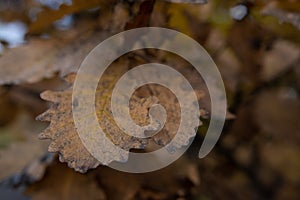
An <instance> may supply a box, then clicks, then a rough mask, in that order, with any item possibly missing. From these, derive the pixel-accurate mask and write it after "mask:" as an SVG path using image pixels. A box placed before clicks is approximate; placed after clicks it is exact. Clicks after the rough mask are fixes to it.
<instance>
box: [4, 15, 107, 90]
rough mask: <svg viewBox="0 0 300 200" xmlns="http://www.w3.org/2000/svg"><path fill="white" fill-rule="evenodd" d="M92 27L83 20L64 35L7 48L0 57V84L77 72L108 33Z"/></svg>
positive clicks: (32, 81) (36, 39) (34, 80)
mask: <svg viewBox="0 0 300 200" xmlns="http://www.w3.org/2000/svg"><path fill="white" fill-rule="evenodd" d="M84 21H85V22H84ZM78 27H80V29H78ZM96 27H97V26H96V25H95V23H93V22H92V23H88V22H86V20H83V21H81V22H78V24H77V25H76V27H74V29H71V30H68V31H66V32H64V35H60V33H57V34H56V36H55V37H53V38H51V39H38V38H33V39H31V40H29V42H28V44H26V45H24V46H20V47H18V48H14V49H9V50H7V51H6V52H4V54H3V55H2V56H1V57H0V85H2V84H20V83H24V82H25V83H34V82H38V81H40V80H42V79H43V78H50V77H52V76H54V74H55V73H56V72H60V74H61V75H65V74H67V73H70V72H74V71H77V69H78V68H79V65H80V63H81V62H82V60H83V59H84V58H85V56H86V55H87V54H88V52H89V51H91V50H92V49H93V48H94V47H95V46H97V45H98V44H99V43H100V42H101V41H102V40H103V39H104V38H106V36H107V34H108V33H107V32H105V31H103V32H99V31H95V29H96ZM54 35H55V34H54ZM62 41H63V42H62Z"/></svg>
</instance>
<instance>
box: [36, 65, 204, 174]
mask: <svg viewBox="0 0 300 200" xmlns="http://www.w3.org/2000/svg"><path fill="white" fill-rule="evenodd" d="M131 63H132V62H131ZM135 66H136V65H135ZM129 69H130V66H129V63H128V62H126V60H125V61H124V60H122V59H120V60H119V61H118V62H115V63H113V64H112V65H111V66H110V67H109V68H108V69H107V70H106V71H105V73H104V74H103V75H102V77H101V78H100V81H99V83H98V87H97V90H96V94H95V97H96V98H95V99H96V100H95V106H96V114H97V117H98V122H99V125H100V126H101V128H102V129H103V131H104V132H105V134H106V136H107V137H108V138H109V139H110V140H111V141H112V142H113V143H114V144H115V145H117V146H119V147H121V148H122V149H124V150H127V151H129V150H130V149H146V150H148V149H149V150H150V149H151V150H153V149H155V148H158V147H159V146H164V145H166V144H167V143H169V142H170V140H171V139H172V138H173V137H174V136H175V135H176V130H177V129H178V125H179V124H180V123H179V122H180V107H179V103H178V102H177V100H176V96H175V95H174V94H173V93H172V92H170V91H168V89H166V88H163V87H155V85H146V86H143V87H141V88H139V89H138V90H136V91H135V93H134V94H133V96H132V97H131V100H130V104H129V107H130V114H131V117H132V119H133V120H134V121H135V123H136V124H138V125H140V126H144V125H147V124H149V122H150V117H149V116H148V110H149V108H150V107H151V106H152V105H153V104H156V103H159V104H161V105H163V106H164V107H165V109H166V112H167V120H166V123H165V126H164V128H163V129H162V130H161V131H160V132H158V133H157V134H156V135H155V136H153V137H150V138H145V139H140V138H135V137H133V136H130V135H127V134H126V133H124V132H123V131H122V130H121V129H120V128H119V127H118V126H117V124H116V122H115V121H114V120H113V115H112V112H111V106H110V103H111V101H110V98H111V94H112V88H114V86H115V84H116V82H117V81H118V80H119V78H120V77H121V76H122V75H123V74H124V73H125V72H127V71H128V70H129ZM183 69H185V68H183ZM75 77H76V75H75V74H71V75H69V76H67V81H68V82H70V83H72V82H74V80H75ZM196 94H197V96H198V100H199V99H201V100H202V97H203V94H202V93H201V92H197V91H196ZM153 96H155V97H153ZM41 97H42V98H43V99H45V100H48V101H51V102H53V104H52V107H51V108H50V109H49V110H48V111H46V112H45V113H43V114H41V115H40V116H38V117H37V119H38V120H41V121H50V126H49V127H48V128H47V129H46V130H44V131H43V132H42V133H41V134H40V138H41V139H51V140H52V141H51V144H50V146H49V151H50V152H59V155H60V156H59V158H60V161H62V162H67V163H68V166H69V167H71V168H74V169H75V170H76V171H80V172H86V171H87V170H88V169H91V168H95V167H97V166H98V165H99V164H104V165H106V164H109V163H110V162H112V161H123V162H124V161H126V160H127V159H128V155H127V158H125V160H124V157H123V156H124V155H118V156H117V157H113V156H112V155H106V154H105V155H104V154H103V155H101V156H102V159H101V160H100V161H101V162H99V161H98V160H96V159H95V158H94V157H93V156H92V155H91V154H90V153H89V152H88V151H87V149H86V148H85V147H84V145H83V144H82V142H81V140H80V137H79V135H78V133H77V132H76V128H75V124H74V121H73V115H72V87H70V88H68V89H66V90H65V91H61V92H52V91H46V92H44V93H42V95H41ZM199 117H200V116H199ZM194 130H197V127H194V128H193V131H194ZM195 134H196V131H194V132H193V133H184V136H183V138H182V139H181V142H182V143H181V146H183V145H186V144H187V142H188V141H189V139H190V138H191V137H193V136H195ZM151 144H154V145H151ZM176 145H177V144H176ZM149 146H150V148H149ZM181 146H176V147H181ZM146 147H147V148H146ZM99 148H101V147H99Z"/></svg>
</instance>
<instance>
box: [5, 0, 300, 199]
mask: <svg viewBox="0 0 300 200" xmlns="http://www.w3.org/2000/svg"><path fill="white" fill-rule="evenodd" d="M143 3H144V5H145V7H144V8H143V10H142V6H141V4H143ZM151 5H153V8H152V7H151ZM140 26H160V27H167V28H172V29H176V30H178V31H181V32H183V33H185V34H187V35H189V36H191V37H192V38H194V39H195V40H197V41H198V42H199V43H200V44H201V45H203V46H204V47H205V49H206V50H207V51H208V52H209V53H210V55H211V56H212V58H213V59H214V61H215V62H216V64H217V66H218V67H219V70H220V72H221V74H222V77H223V80H224V83H225V86H226V90H227V98H228V110H229V111H230V113H231V117H229V118H230V119H229V120H227V121H226V124H225V128H224V130H223V133H222V136H221V138H220V141H219V142H218V144H217V146H216V147H215V148H214V150H213V151H212V152H211V153H210V154H209V155H208V156H207V157H206V158H204V159H201V160H200V159H198V158H197V152H198V148H199V145H200V144H201V142H202V139H203V137H204V134H205V126H203V127H201V128H200V130H199V131H198V132H199V134H198V135H197V137H196V140H195V142H194V143H193V145H192V148H191V149H190V150H189V151H188V152H187V153H186V154H185V156H184V157H183V158H181V159H180V160H178V161H177V162H176V163H174V164H173V165H172V166H169V167H167V168H165V169H163V170H160V171H158V172H153V173H149V174H143V175H135V174H126V173H121V172H117V171H114V170H112V169H109V168H107V167H103V166H101V167H98V168H97V169H95V170H91V171H89V172H88V173H87V174H79V173H77V172H74V170H73V169H70V168H68V167H67V166H66V164H62V163H60V162H58V161H57V160H58V158H57V155H56V154H50V153H47V146H48V144H49V142H48V141H40V140H38V138H37V135H38V133H39V132H40V131H41V130H43V129H44V128H45V127H46V126H47V123H42V122H37V121H35V120H34V119H35V117H36V116H37V115H38V114H40V113H42V112H44V111H45V110H46V109H47V107H48V106H49V105H48V103H46V102H44V101H42V100H41V99H40V97H39V94H40V93H41V92H42V91H44V90H61V89H64V88H66V87H67V84H66V83H65V82H63V81H62V80H61V77H62V76H64V75H66V74H69V73H71V72H76V70H77V69H78V67H79V65H80V63H81V61H82V60H83V58H84V57H85V55H86V54H87V53H88V52H89V51H90V50H91V49H92V48H93V47H95V46H96V45H97V44H98V43H99V42H101V41H102V40H104V39H105V38H107V37H109V36H110V35H112V34H114V33H118V32H121V31H123V30H126V29H130V28H135V27H140ZM299 30H300V2H299V1H298V0H286V1H280V0H268V1H267V0H264V1H258V0H248V1H238V0H208V3H207V4H189V3H171V2H168V1H163V0H156V1H150V0H137V1H133V0H89V1H84V0H24V1H21V0H0V42H1V43H0V84H1V86H0V111H1V112H0V180H1V186H0V198H1V199H13V198H15V199H31V198H33V199H86V198H89V199H199V200H200V199H203V200H204V199H278V200H279V199H291V200H293V199H295V200H297V199H299V196H300V192H299V191H300V170H299V169H300V135H299V130H300V120H299V115H300V101H299V95H300V93H299V92H300V48H299V45H300V34H299ZM203 121H205V125H206V126H207V124H208V123H209V119H203Z"/></svg>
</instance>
